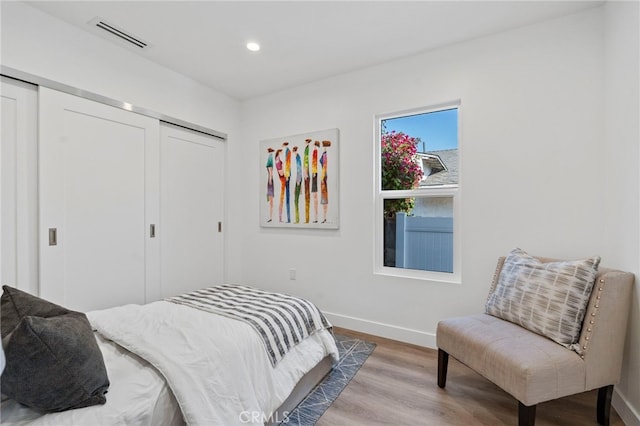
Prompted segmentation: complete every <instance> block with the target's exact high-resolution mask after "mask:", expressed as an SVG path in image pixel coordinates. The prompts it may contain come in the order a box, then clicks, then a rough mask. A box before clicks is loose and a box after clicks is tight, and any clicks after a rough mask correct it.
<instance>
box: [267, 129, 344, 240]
mask: <svg viewBox="0 0 640 426" xmlns="http://www.w3.org/2000/svg"><path fill="white" fill-rule="evenodd" d="M338 138H339V134H338V129H329V130H322V131H316V132H309V133H303V134H299V135H293V136H286V137H281V138H275V139H268V140H263V141H260V168H261V170H260V189H261V190H260V225H261V226H265V227H287V228H318V229H337V228H338V226H339V212H340V210H339V194H338V164H339V163H338V152H339V151H338V145H339V141H338Z"/></svg>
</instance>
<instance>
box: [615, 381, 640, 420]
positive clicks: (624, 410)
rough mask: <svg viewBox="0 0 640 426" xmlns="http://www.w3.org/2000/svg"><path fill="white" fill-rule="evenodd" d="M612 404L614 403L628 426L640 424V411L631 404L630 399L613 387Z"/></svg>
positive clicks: (617, 411)
mask: <svg viewBox="0 0 640 426" xmlns="http://www.w3.org/2000/svg"><path fill="white" fill-rule="evenodd" d="M611 405H613V408H615V410H616V413H618V415H619V416H620V418H621V419H622V421H623V422H624V424H625V425H626V426H640V413H638V411H636V410H635V409H634V408H633V407H632V406H631V403H630V402H629V400H628V399H627V398H625V396H624V395H623V394H621V393H620V392H618V390H617V389H616V388H613V397H612V398H611Z"/></svg>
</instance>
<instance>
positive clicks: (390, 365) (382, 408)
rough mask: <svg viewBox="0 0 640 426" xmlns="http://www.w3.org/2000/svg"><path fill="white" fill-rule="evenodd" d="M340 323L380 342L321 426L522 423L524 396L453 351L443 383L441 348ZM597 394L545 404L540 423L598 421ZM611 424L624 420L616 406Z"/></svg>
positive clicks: (575, 425)
mask: <svg viewBox="0 0 640 426" xmlns="http://www.w3.org/2000/svg"><path fill="white" fill-rule="evenodd" d="M334 329H335V331H336V332H337V333H340V334H347V335H351V336H355V337H358V338H361V339H364V340H367V341H370V342H375V343H377V345H378V346H377V347H376V349H375V350H374V351H373V353H372V354H371V356H370V357H369V358H368V359H367V361H366V362H365V364H364V365H363V366H362V368H361V369H360V370H359V371H358V373H357V374H356V376H355V377H354V378H353V379H352V380H351V382H350V383H349V385H348V386H347V387H346V388H345V390H344V391H342V393H341V394H340V396H339V397H338V398H337V399H336V400H335V401H334V403H333V404H332V405H331V407H329V409H328V410H327V411H326V412H325V413H324V415H323V416H322V417H321V418H320V420H319V421H318V423H317V425H318V426H334V425H335V426H344V425H398V426H399V425H461V426H462V425H464V426H476V425H478V426H479V425H491V426H496V425H517V424H518V402H517V401H516V400H515V399H514V398H513V397H512V396H511V395H509V394H507V393H505V392H504V391H502V390H501V389H500V388H498V387H497V386H495V385H494V384H493V383H491V382H489V381H488V380H486V379H485V378H483V377H482V376H480V375H478V374H476V373H475V372H474V371H472V370H471V369H469V368H467V367H466V366H464V365H463V364H461V363H459V362H458V361H457V360H455V359H454V358H453V357H451V358H450V359H449V373H448V375H447V387H446V389H440V388H438V386H437V384H436V381H437V367H438V354H437V351H436V350H433V349H427V348H423V347H419V346H414V345H410V344H406V343H401V342H397V341H394V340H389V339H385V338H381V337H377V336H371V335H367V334H363V333H358V332H354V331H351V330H346V329H342V328H338V327H334ZM596 399H597V391H591V392H586V393H583V394H580V395H574V396H570V397H566V398H562V399H560V400H555V401H550V402H546V403H542V404H539V405H538V408H537V413H536V414H537V415H536V426H584V425H597V421H596ZM611 425H612V426H624V423H623V422H622V420H621V419H620V417H619V416H618V414H617V413H616V412H615V410H614V409H613V408H612V409H611Z"/></svg>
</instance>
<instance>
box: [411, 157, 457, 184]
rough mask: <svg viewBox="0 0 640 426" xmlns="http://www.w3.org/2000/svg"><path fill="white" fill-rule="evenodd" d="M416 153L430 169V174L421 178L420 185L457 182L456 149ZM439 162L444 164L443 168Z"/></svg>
mask: <svg viewBox="0 0 640 426" xmlns="http://www.w3.org/2000/svg"><path fill="white" fill-rule="evenodd" d="M421 154H422V155H421ZM418 155H420V156H421V157H422V161H423V162H426V164H427V165H429V167H431V169H432V174H431V175H429V176H427V177H426V178H424V179H422V180H421V181H420V186H431V185H452V184H453V185H455V184H457V183H458V149H444V150H441V151H427V152H424V153H418ZM438 160H439V161H438ZM439 164H444V166H445V168H442V166H441V165H439Z"/></svg>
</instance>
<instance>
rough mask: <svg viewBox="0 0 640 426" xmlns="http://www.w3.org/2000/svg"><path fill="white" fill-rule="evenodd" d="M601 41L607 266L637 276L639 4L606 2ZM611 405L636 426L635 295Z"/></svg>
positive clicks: (638, 323) (639, 314)
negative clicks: (602, 39) (620, 368)
mask: <svg viewBox="0 0 640 426" xmlns="http://www.w3.org/2000/svg"><path fill="white" fill-rule="evenodd" d="M604 24H605V26H604V30H605V32H604V40H605V62H604V64H605V141H606V148H605V151H604V154H605V159H606V161H605V163H604V164H603V167H602V172H603V173H602V174H603V176H604V177H605V184H606V191H605V201H606V204H605V206H606V211H605V214H606V221H605V250H604V254H603V257H604V259H606V260H607V263H608V264H610V265H612V266H614V267H616V268H620V269H623V270H627V271H630V272H633V273H634V274H636V277H637V276H639V273H640V247H639V243H640V227H639V224H640V205H639V198H640V173H639V172H638V165H639V164H640V161H639V160H640V149H639V146H638V145H639V143H640V142H639V141H640V123H639V118H638V117H640V81H639V79H640V3H638V2H608V3H607V4H606V6H605V8H604ZM615 389H616V393H615V394H614V395H615V396H614V406H615V407H616V409H617V411H618V413H619V414H620V415H621V416H622V418H623V420H624V421H625V424H626V425H627V426H631V425H640V291H639V290H638V281H637V280H636V286H635V287H634V290H633V297H632V300H631V316H630V325H629V328H628V330H627V343H626V350H625V354H624V364H623V374H622V380H621V383H620V384H619V385H618V386H616V388H615Z"/></svg>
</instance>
